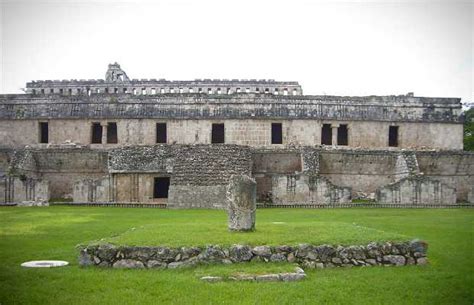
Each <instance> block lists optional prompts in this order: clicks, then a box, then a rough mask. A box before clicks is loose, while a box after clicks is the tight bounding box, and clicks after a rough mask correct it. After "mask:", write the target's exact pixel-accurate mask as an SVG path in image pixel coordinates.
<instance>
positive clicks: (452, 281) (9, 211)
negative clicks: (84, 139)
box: [0, 207, 474, 305]
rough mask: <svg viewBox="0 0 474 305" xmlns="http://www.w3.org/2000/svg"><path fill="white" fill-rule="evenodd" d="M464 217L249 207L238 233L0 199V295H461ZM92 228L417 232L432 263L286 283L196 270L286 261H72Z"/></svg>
mask: <svg viewBox="0 0 474 305" xmlns="http://www.w3.org/2000/svg"><path fill="white" fill-rule="evenodd" d="M473 222H474V210H470V209H337V210H306V209H304V210H303V209H264V210H258V212H257V231H256V232H255V233H249V234H245V235H242V234H235V233H229V232H227V231H226V214H225V213H224V212H223V211H208V210H177V211H175V210H158V209H156V210H155V209H126V208H88V207H49V208H12V207H9V208H0V304H2V305H5V304H114V305H117V304H472V303H473V301H474V288H473V287H474V282H473V281H474V277H473V274H474V251H473V250H474V249H473V247H474V246H473V232H474V226H473V224H474V223H473ZM281 223H283V224H281ZM132 228H135V229H134V230H132ZM102 238H105V239H107V240H109V241H113V242H120V243H122V242H123V243H125V242H130V243H132V242H133V243H134V244H147V243H148V241H149V242H150V244H156V243H165V244H168V245H187V244H192V245H195V244H210V243H212V244H214V243H221V244H231V243H234V242H241V243H250V244H282V243H288V244H293V243H299V242H312V243H320V242H321V243H358V242H360V243H365V242H366V241H368V240H371V239H376V240H382V239H386V238H390V239H399V238H401V239H411V238H421V239H424V240H427V241H428V242H429V250H428V256H429V259H430V262H431V263H430V265H429V266H405V267H371V268H351V269H342V268H338V269H327V270H309V271H307V275H308V277H307V279H305V280H304V281H301V282H295V283H245V282H239V283H235V282H222V283H214V284H210V283H203V282H201V281H199V276H203V275H229V274H233V273H236V272H244V273H264V272H266V271H269V272H280V271H286V270H291V269H292V268H293V266H292V265H290V264H284V265H274V264H270V265H266V264H236V265H230V266H203V267H198V268H193V269H184V270H114V269H99V268H85V269H83V268H79V267H78V266H77V250H76V249H75V246H76V245H77V244H81V243H85V242H88V241H92V240H96V241H97V240H100V239H102ZM33 259H61V260H67V261H69V262H71V266H68V267H65V268H56V269H46V270H45V269H26V268H22V267H20V264H21V263H22V262H24V261H27V260H33Z"/></svg>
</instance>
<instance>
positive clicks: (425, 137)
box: [0, 118, 463, 149]
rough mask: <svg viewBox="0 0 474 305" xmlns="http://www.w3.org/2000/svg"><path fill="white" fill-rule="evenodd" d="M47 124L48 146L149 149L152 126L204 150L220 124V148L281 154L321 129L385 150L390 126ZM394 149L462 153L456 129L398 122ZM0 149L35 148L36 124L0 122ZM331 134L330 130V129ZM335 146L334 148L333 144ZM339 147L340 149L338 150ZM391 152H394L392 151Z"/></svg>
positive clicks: (314, 138)
mask: <svg viewBox="0 0 474 305" xmlns="http://www.w3.org/2000/svg"><path fill="white" fill-rule="evenodd" d="M48 122H49V142H50V143H54V144H61V143H65V142H66V141H71V142H74V143H78V144H82V145H90V146H91V147H96V148H105V147H107V148H113V147H119V146H124V145H153V144H155V142H156V123H159V122H166V123H167V141H168V144H210V143H211V130H212V124H213V123H224V124H225V143H228V144H238V145H248V146H252V147H268V148H282V147H284V146H287V145H298V146H301V145H303V146H315V145H320V144H321V128H322V124H332V125H333V126H338V125H339V124H341V123H345V124H348V128H349V135H348V141H349V145H348V146H347V147H352V148H353V147H362V148H387V147H388V129H389V126H390V125H393V123H391V122H376V121H372V122H363V121H348V122H344V121H331V120H317V119H292V120H289V119H285V118H281V119H274V120H271V119H238V120H236V119H213V120H209V119H200V120H196V119H194V120H193V119H186V120H176V119H114V118H110V119H108V120H104V119H101V118H97V119H81V120H78V119H73V120H71V119H56V120H48ZM93 122H99V123H101V124H102V125H103V129H104V130H103V134H104V139H105V134H106V128H107V127H106V126H107V122H116V123H117V133H118V143H117V144H106V143H105V140H104V141H103V143H104V144H91V135H92V131H91V126H92V123H93ZM275 122H276V123H282V133H283V144H271V124H272V123H275ZM397 125H398V126H399V147H398V148H425V147H428V148H436V149H462V147H463V146H462V134H463V133H462V124H453V123H436V122H433V123H408V122H399V123H397ZM0 131H2V132H0V143H2V145H4V146H6V147H14V148H18V147H24V146H25V145H36V146H39V147H46V146H47V144H39V125H38V121H37V120H1V119H0ZM334 133H336V129H334ZM334 144H336V143H334ZM341 147H342V146H341ZM394 149H397V148H394Z"/></svg>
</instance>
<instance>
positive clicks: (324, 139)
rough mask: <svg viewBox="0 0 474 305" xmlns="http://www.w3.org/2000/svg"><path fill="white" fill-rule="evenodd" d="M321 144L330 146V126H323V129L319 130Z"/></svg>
mask: <svg viewBox="0 0 474 305" xmlns="http://www.w3.org/2000/svg"><path fill="white" fill-rule="evenodd" d="M321 144H324V145H332V128H331V124H323V129H322V130H321Z"/></svg>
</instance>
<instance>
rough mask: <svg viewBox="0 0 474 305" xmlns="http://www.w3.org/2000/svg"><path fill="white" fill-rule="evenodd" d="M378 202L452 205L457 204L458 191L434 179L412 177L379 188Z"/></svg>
mask: <svg viewBox="0 0 474 305" xmlns="http://www.w3.org/2000/svg"><path fill="white" fill-rule="evenodd" d="M376 201H377V203H381V204H397V205H398V204H406V205H423V204H431V205H450V204H456V190H455V189H454V188H451V187H449V186H448V185H446V184H444V183H441V182H440V181H437V180H434V179H430V178H427V177H424V176H412V177H407V178H403V179H402V180H400V181H397V182H395V183H392V184H389V185H386V186H383V187H381V188H379V189H378V190H377V192H376Z"/></svg>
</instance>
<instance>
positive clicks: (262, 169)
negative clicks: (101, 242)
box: [0, 64, 474, 208]
mask: <svg viewBox="0 0 474 305" xmlns="http://www.w3.org/2000/svg"><path fill="white" fill-rule="evenodd" d="M462 122H463V117H462V115H461V104H460V99H457V98H427V97H415V96H413V94H408V95H399V96H367V97H342V96H312V95H303V94H302V88H301V86H300V85H299V84H298V83H297V82H277V81H274V80H194V81H167V80H136V79H130V78H129V77H128V76H127V74H126V73H125V72H124V71H123V70H122V69H121V67H120V66H119V65H118V64H111V65H109V69H108V71H107V73H106V77H105V80H71V81H37V82H31V83H28V84H27V94H18V95H0V203H2V202H3V203H10V202H20V201H29V200H43V201H47V200H48V199H50V198H51V199H53V200H54V199H59V198H61V199H68V200H72V201H73V202H76V203H82V202H96V203H104V202H122V203H125V202H131V203H134V202H136V203H138V202H140V203H159V204H166V206H168V207H171V208H185V207H187V208H190V207H191V208H224V207H225V202H226V188H227V185H228V183H229V179H230V177H231V176H232V175H247V176H250V177H253V178H255V180H256V184H257V201H259V202H265V203H266V204H267V205H278V206H285V205H286V206H293V205H322V206H338V205H344V204H347V203H349V202H350V201H351V199H352V198H355V197H358V196H359V195H358V194H366V197H367V198H374V197H375V195H376V193H377V196H378V197H377V199H378V200H379V201H381V202H384V203H387V204H392V203H397V204H398V203H401V202H404V203H405V202H406V203H408V204H414V205H423V204H439V205H452V204H454V203H456V202H467V201H468V200H470V199H469V198H471V197H468V194H469V192H472V190H471V189H472V185H473V184H474V177H473V172H474V154H472V153H468V152H463V151H461V149H462V128H463V127H462Z"/></svg>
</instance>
